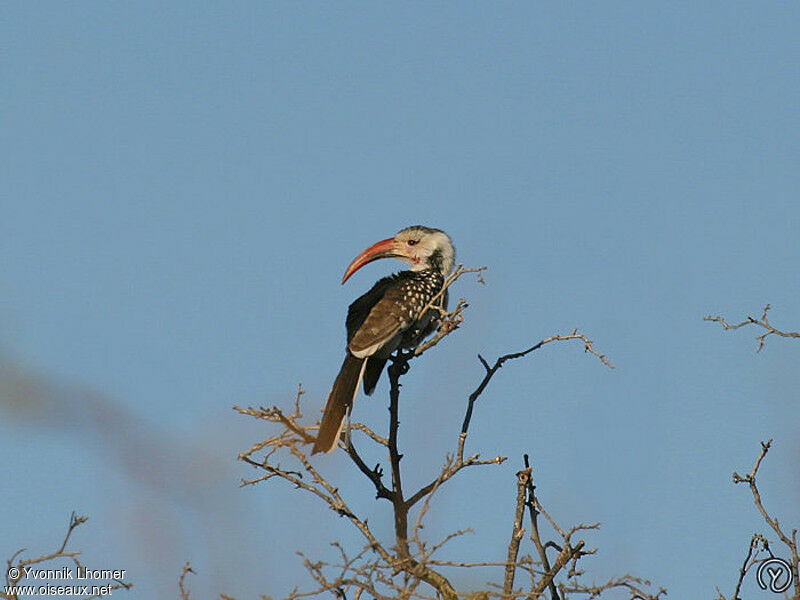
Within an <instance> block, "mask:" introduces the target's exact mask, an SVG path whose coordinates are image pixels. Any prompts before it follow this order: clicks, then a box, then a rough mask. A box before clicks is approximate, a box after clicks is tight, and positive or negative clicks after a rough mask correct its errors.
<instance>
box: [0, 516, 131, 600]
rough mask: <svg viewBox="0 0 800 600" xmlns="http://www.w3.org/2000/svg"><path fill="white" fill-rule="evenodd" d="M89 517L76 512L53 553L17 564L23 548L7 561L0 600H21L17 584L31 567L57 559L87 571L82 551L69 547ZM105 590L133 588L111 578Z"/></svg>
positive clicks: (84, 599) (94, 595) (89, 599)
mask: <svg viewBox="0 0 800 600" xmlns="http://www.w3.org/2000/svg"><path fill="white" fill-rule="evenodd" d="M88 520H89V518H88V517H83V516H79V515H77V514H75V513H74V512H73V513H72V514H71V515H70V518H69V526H68V527H67V533H66V535H65V536H64V539H63V541H62V542H61V545H60V546H59V547H58V549H56V550H55V551H53V552H49V553H47V554H42V555H41V556H38V557H36V558H27V559H24V560H19V561H18V562H17V563H16V564H14V561H15V560H17V558H18V557H19V556H21V555H22V553H23V552H25V548H22V549H20V550H18V551H17V552H15V553H14V554H13V555H12V556H11V558H9V559H8V560H7V561H6V566H7V568H6V585H7V586H8V587H6V592H0V598H4V599H6V600H19V598H18V595H19V594H18V592H17V591H15V587H14V586H16V585H17V583H18V582H19V581H20V579H22V577H23V576H25V574H26V571H27V569H28V568H29V567H31V566H33V565H39V564H43V563H47V562H50V561H53V560H57V559H68V560H70V561H71V562H72V563H73V564H74V566H75V567H76V568H77V569H86V567H85V566H84V564H83V563H82V562H81V561H80V558H79V557H80V554H81V553H80V551H78V550H69V551H68V550H67V545H68V544H69V541H70V538H71V537H72V533H73V532H74V531H75V530H76V529H77V528H78V527H80V526H81V525H83V524H84V523H85V522H86V521H88ZM98 587H103V588H105V590H104V591H105V593H106V594H110V593H111V592H113V591H115V590H120V589H124V590H128V589H130V588H132V587H133V584H132V583H128V582H125V581H121V580H118V579H111V578H109V579H108V580H107V581H106V584H105V585H104V586H98ZM99 596H100V595H99V594H93V595H91V596H84V597H83V600H93V599H94V598H98V597H99Z"/></svg>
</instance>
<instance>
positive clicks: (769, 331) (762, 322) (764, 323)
mask: <svg viewBox="0 0 800 600" xmlns="http://www.w3.org/2000/svg"><path fill="white" fill-rule="evenodd" d="M770 308H772V307H771V306H770V305H769V304H767V305H766V306H765V307H764V311H763V312H762V314H761V318H760V319H754V318H753V317H750V316H748V317H747V319H745V320H744V321H742V322H741V323H736V324H735V325H731V324H730V323H728V322H727V321H726V320H725V318H724V317H720V316H717V317H712V316H711V315H708V316H706V317H703V320H704V321H712V322H714V323H719V324H720V325H722V328H723V329H725V330H728V329H739V328H740V327H744V326H745V325H756V326H757V327H761V328H762V329H764V330H765V332H764V333H762V334H760V335H757V336H756V339H757V340H758V348H757V349H756V352H761V349H762V348H763V347H764V340H766V339H767V337H768V336H770V335H777V336H780V337H788V338H800V332H797V331H781V330H780V329H776V328H775V327H773V326H772V323H770V322H769V319H768V318H767V311H769V309H770Z"/></svg>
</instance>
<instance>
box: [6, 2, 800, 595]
mask: <svg viewBox="0 0 800 600" xmlns="http://www.w3.org/2000/svg"><path fill="white" fill-rule="evenodd" d="M798 26H800V8H799V7H798V5H796V4H791V3H770V4H764V3H757V4H756V3H727V2H726V3H703V4H698V3H671V4H668V5H667V4H656V3H616V4H614V5H590V4H580V5H578V4H568V3H563V4H545V3H527V4H522V3H504V4H495V3H492V4H490V3H439V4H423V3H411V4H403V5H390V4H384V3H381V4H372V3H341V4H322V3H302V4H301V3H281V4H278V3H248V2H242V3H218V4H213V5H207V6H200V5H198V4H196V3H183V2H174V3H168V4H164V3H127V4H122V3H80V4H67V3H46V4H34V3H15V4H12V5H9V6H6V7H5V10H4V16H3V18H2V19H1V20H0V40H2V41H0V51H1V52H2V56H3V60H2V63H3V77H2V88H3V98H4V100H3V110H2V118H3V131H4V135H3V144H2V160H1V161H0V165H2V166H1V167H0V168H1V169H2V176H1V177H0V181H1V182H2V183H0V186H1V187H0V197H1V198H2V199H1V200H0V202H1V203H2V206H1V207H0V217H1V218H0V251H2V256H3V257H4V260H3V266H2V268H1V269H0V367H1V368H2V370H3V373H4V377H5V378H6V382H7V385H4V386H3V387H2V388H0V389H2V393H3V395H2V396H0V401H1V403H0V411H2V419H0V452H2V455H3V456H4V457H6V460H4V461H3V465H2V474H3V478H4V480H5V481H6V482H7V485H6V486H5V490H6V491H5V500H4V502H3V503H1V504H0V556H2V557H6V556H9V555H10V554H12V553H13V552H14V551H15V550H17V549H18V548H19V547H22V546H26V547H28V548H30V549H31V551H32V552H33V551H35V550H42V551H44V550H47V549H49V548H51V547H52V546H54V545H55V544H56V543H57V542H58V541H60V536H61V535H62V530H63V529H64V527H65V526H66V522H67V517H68V515H69V513H70V511H72V510H77V511H79V512H81V513H85V514H88V515H89V516H90V517H91V520H90V521H89V522H88V523H87V524H86V525H85V526H84V527H83V528H82V530H80V533H79V534H76V538H75V540H74V541H75V545H76V547H80V548H81V549H82V550H83V551H84V558H85V561H86V562H87V563H88V564H89V565H90V566H92V567H94V566H97V567H100V566H103V567H108V568H125V569H128V571H129V573H130V578H131V580H133V581H134V582H135V584H136V591H135V592H134V593H133V594H131V596H132V597H141V598H147V597H174V595H175V589H176V581H177V576H178V574H179V573H180V569H181V567H182V565H183V564H184V563H185V561H187V560H190V561H191V562H192V564H193V566H194V567H195V569H196V570H197V571H198V575H197V576H196V577H195V578H194V579H193V580H192V587H193V589H194V590H195V593H196V594H197V596H198V597H214V595H215V594H219V593H220V592H225V593H228V594H231V595H233V596H235V597H237V598H239V599H240V600H241V599H244V598H253V597H257V594H259V593H265V594H270V595H274V596H280V595H281V594H283V593H286V592H287V591H288V590H289V589H291V587H293V586H294V585H295V584H298V583H299V584H302V583H303V582H304V581H305V579H304V577H303V570H302V565H301V562H300V560H299V558H298V557H297V556H296V555H295V554H294V552H295V550H302V551H304V552H307V553H309V554H311V555H313V556H320V557H324V556H328V555H329V553H330V552H331V550H330V547H329V546H328V543H329V542H330V541H333V540H334V539H338V538H341V539H344V540H357V538H355V537H354V536H353V535H352V533H351V532H349V531H348V530H347V527H346V525H345V524H344V523H342V522H340V521H339V520H337V519H333V518H332V517H331V516H330V515H329V514H327V513H326V512H325V510H324V509H323V508H322V507H321V506H319V505H317V504H316V503H315V502H313V501H312V500H311V499H304V498H303V499H301V498H300V497H298V495H297V494H296V493H294V492H293V491H291V490H287V489H285V488H284V487H283V486H281V485H279V484H276V485H262V486H259V487H255V488H249V489H240V488H239V487H238V483H239V481H240V479H241V478H242V477H245V476H249V475H250V474H251V472H250V471H249V470H248V469H246V468H245V466H244V465H243V464H241V463H238V462H237V461H236V455H237V453H238V452H240V451H242V450H244V449H246V448H249V447H250V446H251V445H252V443H254V442H255V441H258V440H259V439H262V438H263V437H264V436H265V435H266V433H267V430H266V429H265V427H264V426H263V425H261V424H259V423H255V422H249V421H247V420H246V419H245V418H244V417H241V416H238V415H236V414H235V413H234V412H233V411H232V410H231V407H232V405H234V404H239V405H250V404H252V405H258V404H267V405H269V404H273V403H288V402H290V401H291V399H292V397H293V394H294V390H295V388H296V385H297V383H298V382H302V383H303V385H304V387H305V389H306V390H307V392H308V393H307V396H306V401H307V403H308V404H307V414H309V415H313V414H315V412H314V411H316V409H317V407H321V406H322V404H323V403H324V399H325V396H326V394H327V392H328V389H329V386H330V384H331V382H332V380H333V377H334V376H335V374H336V370H337V369H338V367H339V364H340V361H341V356H342V351H343V345H344V327H343V323H344V316H345V312H346V307H347V305H348V304H349V302H350V301H352V299H354V298H355V297H356V296H358V295H359V294H361V293H362V292H363V291H364V290H366V289H367V288H368V287H369V285H371V283H372V282H373V281H374V280H375V279H377V278H378V277H380V276H382V275H384V274H386V273H388V272H390V271H391V270H393V269H398V268H399V265H392V264H390V263H388V262H387V261H384V262H383V263H376V264H374V265H370V266H369V267H367V268H364V269H362V271H360V272H359V273H358V274H357V275H356V276H354V277H353V278H352V279H351V280H350V281H349V282H348V283H347V284H346V285H345V286H340V285H339V278H340V277H341V274H342V272H343V270H344V267H345V266H346V265H347V263H348V262H349V261H350V259H352V258H353V256H355V254H356V253H357V252H359V251H360V250H362V249H363V248H364V247H366V246H367V245H368V244H370V243H372V242H374V241H377V240H379V239H383V238H385V237H388V236H391V235H392V234H394V233H395V232H396V231H397V230H399V229H401V228H403V227H405V226H407V225H410V224H416V223H422V224H426V225H430V226H435V227H440V228H443V229H445V230H446V231H447V232H448V233H449V234H450V235H451V237H452V238H453V240H454V242H455V244H456V247H457V252H458V255H457V258H458V261H460V262H463V263H465V264H466V265H468V266H479V265H486V266H487V267H488V268H489V270H488V271H487V273H486V280H487V284H488V285H487V286H486V287H484V286H480V285H478V284H476V283H475V282H474V281H471V280H467V279H465V280H463V281H461V282H459V283H458V287H457V289H456V290H454V292H455V294H456V295H457V296H465V297H467V298H468V299H469V301H470V308H469V309H468V314H467V319H466V323H465V324H464V327H463V328H462V330H460V331H459V332H458V333H457V334H455V335H454V336H452V337H451V338H449V339H448V340H447V341H446V343H444V344H442V345H441V346H440V347H438V348H437V349H436V350H435V351H434V352H431V353H430V354H429V355H426V357H425V359H424V360H422V361H419V363H418V364H415V365H414V368H413V371H412V373H411V374H409V376H408V378H407V381H406V385H405V386H404V397H403V405H402V411H403V416H402V421H403V429H402V431H401V436H402V439H403V441H404V442H405V444H406V447H407V451H406V456H407V459H406V461H407V465H406V468H407V469H409V479H410V480H412V481H413V480H414V479H415V478H418V479H419V480H420V481H422V480H425V479H427V478H428V474H429V473H431V472H432V470H435V469H436V468H438V466H439V465H440V464H441V461H442V457H443V456H444V453H445V452H446V451H448V450H450V449H451V448H452V447H453V444H454V442H455V439H456V435H457V432H458V428H459V427H460V421H461V418H462V415H463V409H464V403H465V400H466V396H467V394H468V393H469V392H470V391H471V390H472V388H474V386H475V384H476V383H477V381H478V380H479V378H480V376H481V367H480V365H479V363H478V361H477V359H476V354H477V353H478V352H480V353H482V354H483V355H484V356H486V357H487V358H489V357H494V356H496V355H498V354H502V353H505V352H508V351H513V350H518V349H521V348H525V347H527V346H529V345H531V344H532V343H534V342H536V341H538V340H539V339H541V338H543V337H546V336H549V335H551V334H553V333H565V332H568V331H570V330H571V329H572V328H573V327H579V328H580V329H581V331H584V332H586V333H587V334H588V335H589V336H590V337H591V338H592V339H593V340H594V341H595V343H596V346H597V348H598V349H599V350H600V351H602V352H604V353H606V354H608V356H609V358H610V359H611V361H612V362H613V363H614V364H615V365H616V366H617V369H615V370H614V371H610V370H608V369H605V368H604V367H603V366H602V365H601V364H600V363H599V362H598V361H597V360H596V359H594V358H593V357H591V356H588V355H584V354H583V353H582V352H581V348H580V347H579V346H578V345H574V346H569V345H567V344H562V345H552V346H549V347H547V348H545V349H543V350H542V351H541V352H540V353H537V355H535V356H532V357H530V358H528V359H526V360H525V361H524V362H523V361H520V362H517V363H514V364H509V365H508V366H507V367H506V368H504V369H503V370H502V372H501V373H499V374H498V378H497V380H496V381H495V382H494V383H493V384H492V387H491V388H490V389H489V391H488V392H487V393H486V394H485V396H484V397H483V398H482V399H481V402H480V404H479V405H478V408H477V413H476V416H475V422H474V427H473V437H472V438H471V442H470V445H471V448H472V449H473V450H474V451H480V452H483V453H484V454H486V455H488V456H494V455H495V454H503V455H507V456H509V457H510V459H509V461H508V463H506V465H504V466H502V467H498V468H496V469H494V470H491V469H489V470H486V471H483V472H472V473H466V474H464V476H463V478H461V479H460V480H457V481H454V482H453V484H452V487H451V488H450V489H448V490H446V491H445V492H444V493H443V494H442V497H441V498H440V501H439V504H437V505H436V506H434V508H433V509H432V512H431V515H430V517H431V525H430V533H431V535H434V534H437V533H439V534H440V533H445V532H448V531H451V530H454V529H457V528H460V527H464V526H472V527H473V528H474V529H475V533H474V534H473V535H472V536H471V537H470V538H469V539H467V540H465V541H463V542H461V545H460V546H457V545H454V546H453V550H452V552H453V553H454V555H455V556H456V557H460V556H462V555H463V556H472V555H475V554H481V555H483V556H485V555H486V554H492V555H494V556H496V557H500V556H502V555H503V547H504V544H505V543H506V540H507V538H508V533H509V530H510V527H511V510H512V503H513V493H514V485H515V476H514V473H515V472H516V470H517V469H518V468H519V467H520V464H521V456H522V454H523V453H525V452H527V453H529V454H530V455H531V457H532V459H533V462H534V467H535V472H534V473H535V477H536V481H537V485H538V486H539V487H538V490H539V492H540V494H541V498H542V501H543V502H544V503H545V505H546V506H547V507H549V509H550V510H551V512H552V514H553V515H554V516H555V517H556V518H557V519H559V521H560V522H561V523H562V524H565V525H567V524H571V523H576V522H578V521H583V522H594V521H600V522H602V524H603V527H602V529H601V530H600V532H599V533H597V534H596V535H593V536H592V538H591V543H592V544H594V545H597V546H599V547H600V553H599V554H598V556H597V557H596V558H594V559H593V562H592V563H589V564H587V567H590V573H591V575H592V576H595V575H596V577H597V578H598V579H600V578H602V577H605V576H609V575H613V574H620V573H622V572H625V571H630V572H632V573H634V574H637V575H641V576H644V577H648V578H650V579H652V580H654V581H655V582H657V583H658V584H659V585H663V586H665V587H667V588H668V589H669V590H670V597H675V598H690V597H691V598H701V597H705V598H711V597H714V596H715V591H714V586H716V585H718V586H720V587H721V589H722V590H723V592H725V593H726V595H728V594H730V593H731V592H732V586H733V584H734V583H735V578H736V570H737V569H738V567H739V565H740V564H741V560H742V559H743V556H744V552H745V550H746V546H747V543H748V542H749V539H750V536H751V535H752V533H753V532H754V531H762V532H765V533H766V530H765V527H764V525H763V524H762V523H761V522H760V521H759V519H758V518H757V515H756V513H755V509H754V507H753V506H752V500H751V498H750V496H749V492H748V491H747V490H746V489H744V488H743V487H741V486H737V487H734V486H733V484H732V483H731V480H730V474H731V472H732V471H734V470H739V471H746V470H749V468H750V466H751V465H752V461H753V459H754V458H755V456H756V453H757V451H758V448H759V445H758V443H759V441H760V440H761V439H764V438H768V437H774V438H775V443H774V449H773V451H772V452H771V453H770V455H769V457H768V459H767V460H766V462H765V463H764V466H763V472H762V491H763V493H764V495H765V498H766V501H767V506H768V508H769V509H770V510H772V511H774V513H775V514H777V515H778V516H780V518H781V521H782V522H784V523H786V524H791V523H794V524H795V526H796V524H797V523H798V521H800V511H798V508H797V507H798V506H800V502H799V501H800V485H798V478H797V476H796V473H797V467H798V464H799V463H800V441H798V436H797V424H798V422H800V407H799V406H798V403H797V397H798V396H797V393H798V389H800V375H799V374H798V373H800V371H798V369H797V365H798V360H799V359H800V344H797V343H796V342H795V343H793V342H792V341H791V340H783V339H776V338H770V339H769V340H768V342H767V346H766V348H765V349H764V350H763V351H762V352H761V353H759V354H756V353H755V349H756V342H755V341H754V340H753V336H755V335H756V333H757V332H756V331H754V330H740V331H738V332H735V333H725V332H723V331H722V330H721V329H720V328H719V327H718V326H715V325H712V324H709V323H704V322H703V321H702V317H703V316H705V315H706V314H709V313H713V314H717V313H722V314H725V315H726V316H728V317H729V318H730V319H731V320H738V319H740V318H743V317H744V316H745V315H747V314H755V313H758V312H759V311H760V309H761V308H762V307H763V305H764V304H766V303H767V302H770V303H771V304H772V306H773V307H774V308H773V311H772V313H771V314H772V319H773V321H774V323H775V324H776V325H782V326H784V327H785V328H786V329H792V330H797V329H800V305H798V298H800V278H798V277H797V259H798V255H799V254H800V241H798V240H799V239H800V237H799V236H798V229H799V228H800V206H799V205H800V203H799V202H798V199H799V198H800V169H798V159H800V132H799V131H798V127H799V126H798V123H800V41H798V36H797V31H798ZM8 382H12V383H13V385H11V384H8ZM23 383H24V387H22V388H20V386H22V385H23ZM20 390H21V391H20ZM385 403H386V387H385V382H382V384H381V385H380V386H379V388H378V391H377V392H376V395H375V396H373V398H371V399H369V400H365V399H361V400H359V402H358V404H357V408H356V410H357V412H359V413H360V414H359V415H358V416H359V418H363V419H365V420H371V422H374V423H376V424H377V425H380V424H381V423H382V420H383V419H384V418H385ZM320 461H321V462H322V461H327V462H328V463H329V464H328V465H326V468H327V469H329V473H331V474H332V476H335V477H338V478H340V479H341V482H342V486H343V489H347V490H349V491H350V492H351V493H352V494H353V495H354V496H355V497H360V498H361V499H360V500H359V501H358V504H359V505H360V507H361V509H362V510H363V511H365V513H367V514H370V515H371V518H370V521H371V522H375V523H377V522H379V521H380V520H381V519H385V518H386V517H387V516H388V513H387V510H386V507H384V506H381V505H379V504H376V503H375V502H374V501H372V495H371V493H370V492H369V489H368V486H367V484H366V483H367V482H365V481H361V478H359V477H356V475H355V474H354V473H353V472H352V469H351V468H350V466H349V465H347V461H345V460H344V457H343V456H336V455H334V456H332V457H323V458H321V459H320ZM387 533H388V529H387ZM486 578H487V577H486V576H484V574H461V575H458V576H456V581H457V582H458V583H459V585H461V586H462V587H464V588H469V587H470V586H474V587H475V589H477V588H478V587H480V586H481V585H482V584H483V581H484V580H485V579H486ZM752 583H753V582H752V581H751V582H750V584H751V585H750V587H749V588H747V590H749V593H751V594H752V595H753V597H758V594H761V592H760V590H758V589H757V588H755V586H754V585H752Z"/></svg>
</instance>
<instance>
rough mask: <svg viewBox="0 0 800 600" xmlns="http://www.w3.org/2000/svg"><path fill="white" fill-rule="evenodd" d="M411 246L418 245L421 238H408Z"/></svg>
mask: <svg viewBox="0 0 800 600" xmlns="http://www.w3.org/2000/svg"><path fill="white" fill-rule="evenodd" d="M406 243H407V244H408V245H409V246H416V245H417V244H418V243H419V240H408V242H406Z"/></svg>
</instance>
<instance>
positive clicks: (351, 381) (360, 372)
mask: <svg viewBox="0 0 800 600" xmlns="http://www.w3.org/2000/svg"><path fill="white" fill-rule="evenodd" d="M366 362H367V359H366V358H356V357H355V356H353V355H352V354H350V353H349V352H348V353H347V356H345V359H344V362H343V363H342V368H341V369H339V374H338V375H337V376H336V381H334V382H333V389H332V390H331V394H330V396H328V403H327V404H326V405H325V412H324V413H323V415H322V422H321V423H320V424H319V434H317V441H316V442H314V449H313V450H312V451H311V453H312V454H316V453H317V452H333V449H334V448H336V444H337V442H338V441H339V435H340V434H341V432H342V426H343V425H344V418H345V416H347V412H348V411H349V410H350V408H351V407H352V406H353V401H354V400H355V398H356V394H358V385H359V383H361V378H362V377H363V376H364V367H365V366H366Z"/></svg>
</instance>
